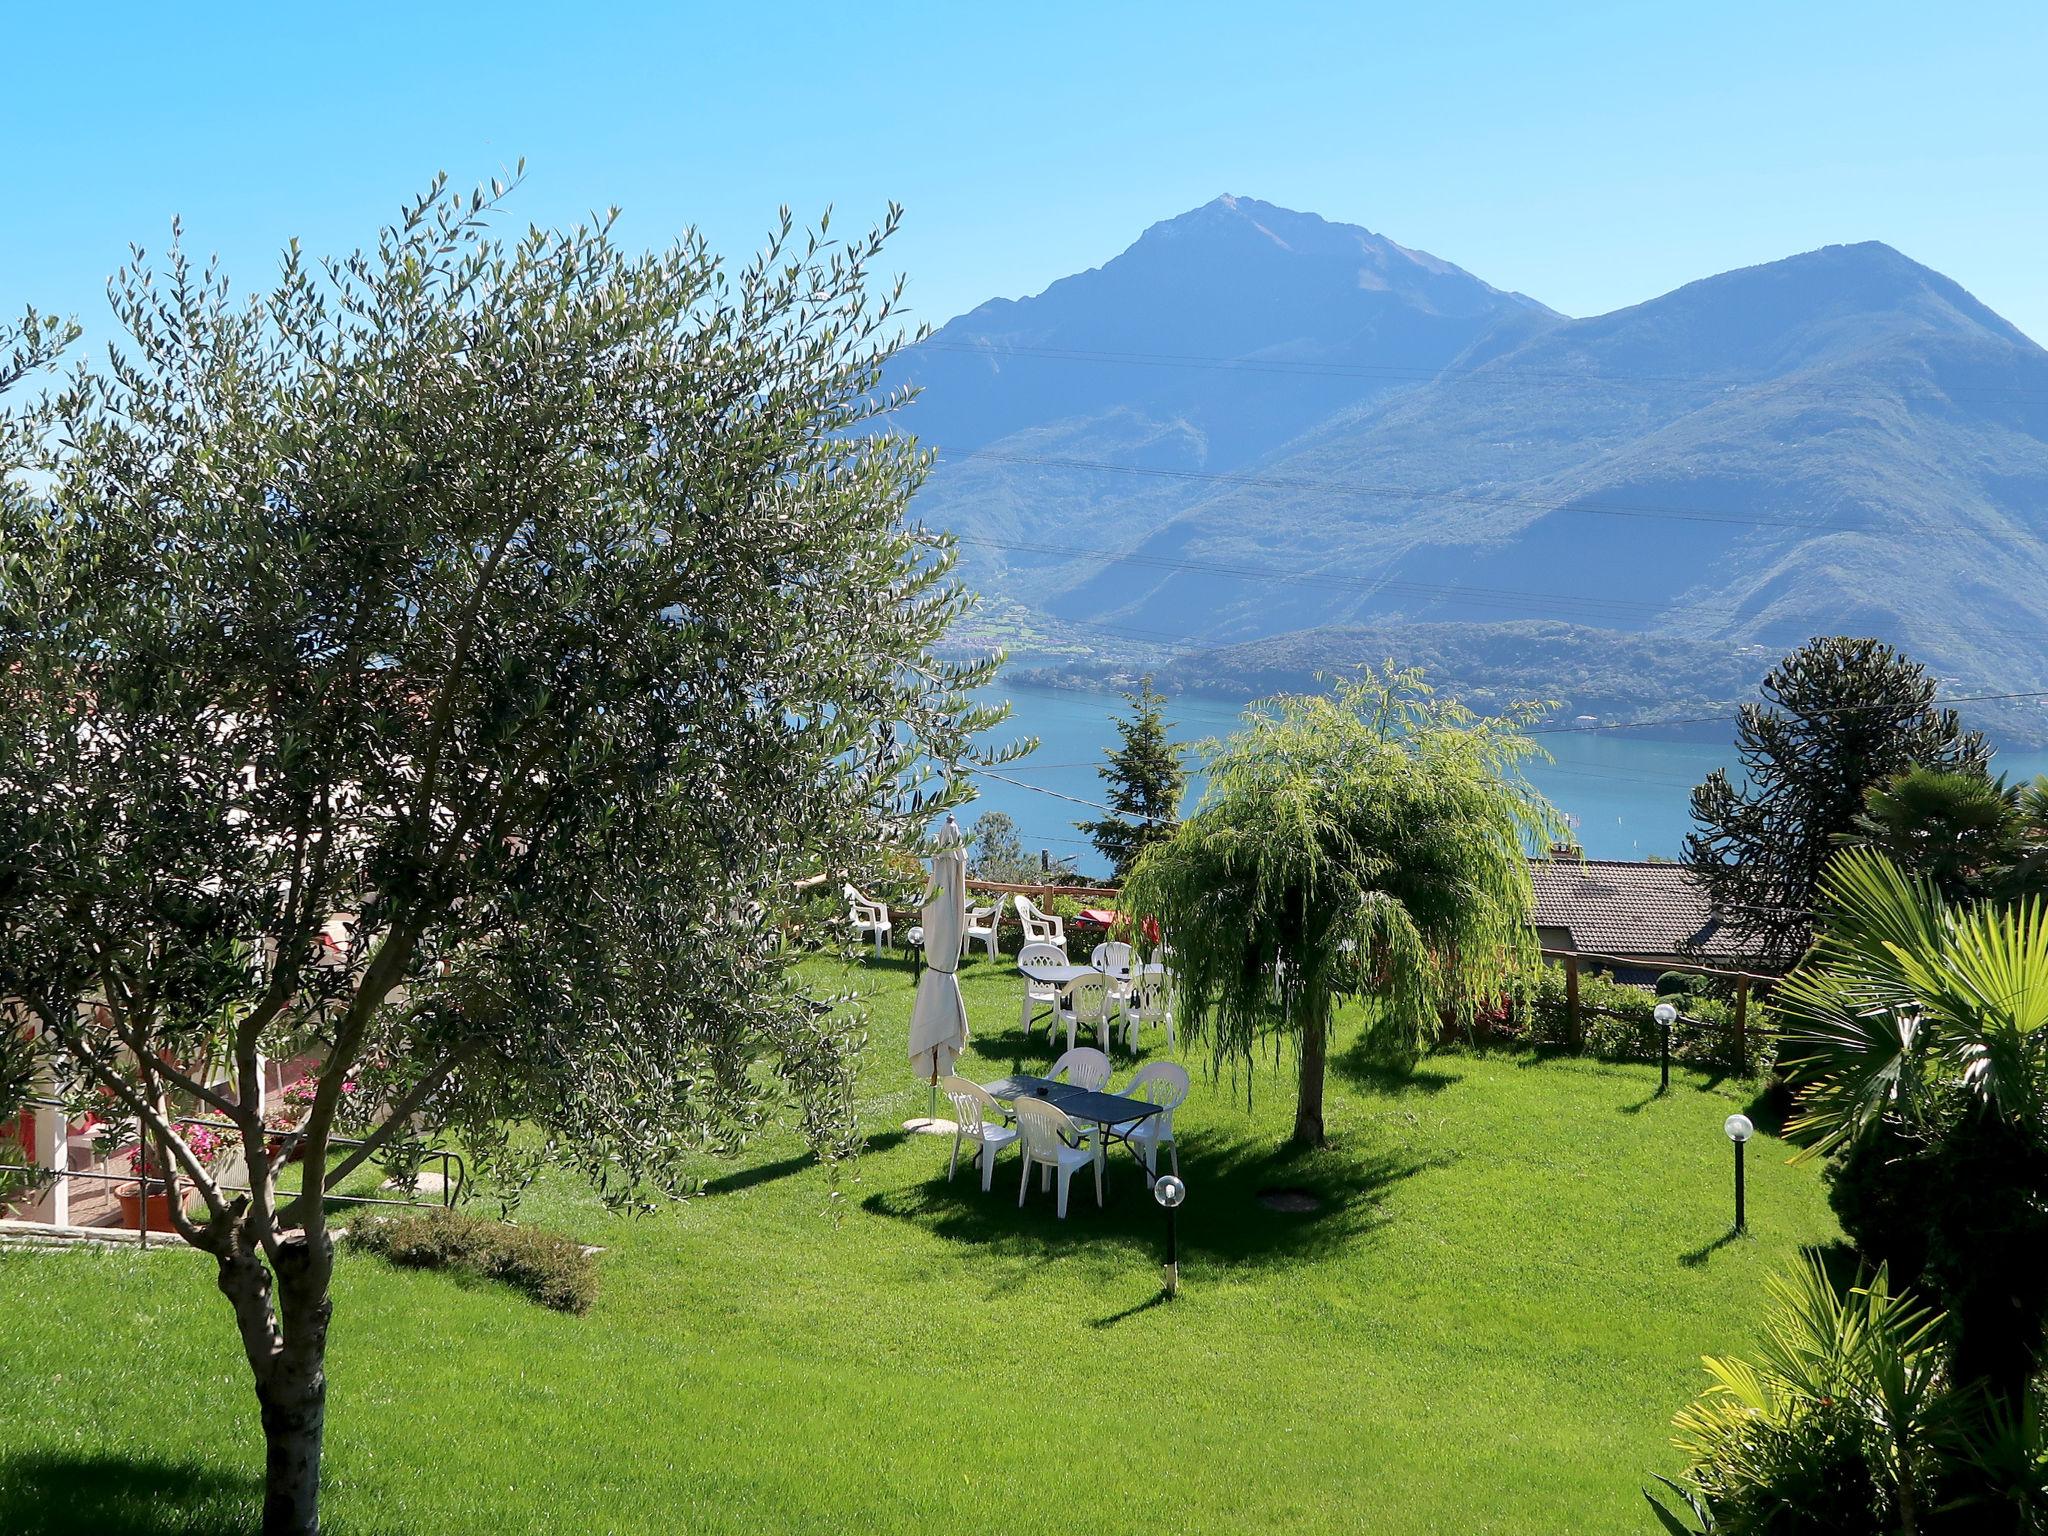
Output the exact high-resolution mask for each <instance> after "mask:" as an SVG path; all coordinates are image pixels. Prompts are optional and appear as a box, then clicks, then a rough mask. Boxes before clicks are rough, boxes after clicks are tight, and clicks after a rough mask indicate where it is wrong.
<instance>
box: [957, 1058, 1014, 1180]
mask: <svg viewBox="0 0 2048 1536" xmlns="http://www.w3.org/2000/svg"><path fill="white" fill-rule="evenodd" d="M939 1086H940V1087H942V1088H943V1089H945V1091H946V1097H947V1098H948V1099H950V1100H952V1102H953V1159H952V1161H951V1162H949V1163H947V1164H946V1178H947V1180H948V1181H949V1182H950V1181H951V1179H952V1177H953V1174H954V1172H955V1171H956V1170H957V1169H958V1168H959V1166H960V1147H961V1144H962V1143H963V1142H972V1143H973V1144H974V1155H975V1157H976V1158H978V1159H979V1160H980V1162H981V1189H982V1193H983V1194H987V1193H988V1191H989V1188H990V1187H991V1185H992V1184H993V1182H994V1180H995V1173H996V1154H997V1153H998V1152H1000V1151H1001V1150H1002V1149H1003V1148H1004V1147H1007V1146H1008V1145H1009V1144H1010V1143H1011V1142H1013V1141H1015V1140H1016V1139H1017V1128H1016V1127H1015V1126H1012V1125H1005V1124H1004V1123H1003V1120H1004V1111H1003V1102H1002V1100H1000V1099H998V1098H997V1097H996V1096H995V1095H994V1094H992V1093H990V1092H989V1091H988V1090H987V1089H986V1088H984V1087H982V1086H981V1084H979V1083H975V1082H969V1081H968V1080H967V1079H966V1078H964V1077H955V1076H953V1075H952V1074H951V1073H948V1074H947V1075H946V1076H945V1077H944V1078H942V1079H940V1083H939Z"/></svg>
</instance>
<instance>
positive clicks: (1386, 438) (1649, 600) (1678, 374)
mask: <svg viewBox="0 0 2048 1536" xmlns="http://www.w3.org/2000/svg"><path fill="white" fill-rule="evenodd" d="M1504 331H1505V332H1506V334H1503V333H1498V332H1497V333H1496V334H1495V335H1493V336H1490V337H1487V338H1482V339H1480V340H1479V341H1477V342H1476V343H1475V345H1474V346H1473V347H1472V348H1471V349H1469V350H1468V352H1467V353H1466V354H1465V355H1464V356H1463V357H1461V358H1460V359H1458V360H1457V361H1456V362H1455V363H1454V364H1452V365H1451V366H1449V367H1448V368H1447V369H1446V370H1445V371H1444V373H1443V375H1442V376H1441V377H1440V378H1439V379H1438V380H1436V381H1434V382H1432V383H1430V384H1428V385H1426V386H1423V387H1420V388H1417V389H1413V390H1409V391H1405V392H1403V393H1402V394H1400V395H1398V396H1395V397H1392V398H1387V399H1382V400H1377V401H1369V402H1366V403H1364V404H1362V405H1360V406H1356V407H1353V408H1351V409H1348V410H1345V411H1341V412H1338V413H1336V414H1334V415H1332V416H1331V417H1330V418H1328V419H1326V420H1325V421H1323V422H1321V423H1319V424H1317V425H1316V426H1314V427H1312V428H1310V429H1308V430H1307V431H1306V432H1304V433H1303V434H1302V436H1301V437H1299V438H1298V439H1297V440H1296V441H1295V442H1294V443H1292V444H1290V445H1289V446H1288V447H1287V448H1285V449H1284V450H1281V451H1279V452H1276V453H1274V454H1272V455H1270V456H1268V457H1267V459H1265V460H1264V461H1263V462H1261V463H1260V464H1259V465H1257V466H1256V467H1255V468H1254V469H1252V470H1251V471H1249V472H1248V476H1247V478H1248V480H1249V482H1250V483H1242V484H1229V483H1225V484H1220V485H1216V486H1215V487H1214V488H1213V490H1212V493H1211V494H1210V495H1208V496H1206V497H1204V498H1202V499H1201V500H1200V501H1198V502H1196V503H1195V504H1193V505H1192V506H1190V507H1189V508H1188V509H1187V510H1185V511H1184V512H1182V513H1181V514H1180V515H1178V516H1177V517H1175V518H1174V519H1173V520H1172V521H1170V522H1168V523H1165V524H1163V525H1161V526H1160V527H1159V528H1158V529H1157V530H1156V531H1154V532H1153V533H1152V534H1151V535H1150V536H1149V537H1148V538H1147V539H1146V540H1145V542H1144V543H1143V544H1142V545H1141V546H1139V548H1138V550H1137V554H1138V555H1139V556H1140V558H1139V559H1138V560H1135V561H1131V562H1125V563H1120V564H1117V565H1114V566H1110V567H1107V568H1106V569H1104V570H1103V571H1101V572H1100V573H1098V574H1097V575H1095V576H1094V577H1092V578H1090V579H1084V580H1082V581H1079V582H1076V583H1074V584H1073V585H1072V586H1070V587H1069V588H1067V589H1066V590H1065V591H1064V592H1063V593H1060V594H1059V595H1057V596H1056V597H1054V598H1052V599H1051V600H1050V601H1051V606H1052V608H1053V610H1054V611H1055V613H1057V614H1060V615H1064V616H1067V617H1070V618H1074V619H1087V620H1091V621H1107V622H1109V623H1112V624H1115V625H1119V626H1127V627H1135V628H1141V629H1145V630H1148V631H1158V632H1162V633H1172V634H1178V635H1180V636H1182V637H1184V638H1185V639H1186V640H1188V641H1190V642H1204V643H1216V642H1226V641H1231V640H1236V639H1242V638H1248V637H1254V636H1259V635H1271V634H1277V633H1282V632H1285V631H1288V630H1294V629H1300V628H1307V627H1312V626H1319V625H1327V624H1331V623H1343V622H1355V621H1358V620H1361V619H1367V618H1372V619H1390V618H1399V619H1405V620H1414V619H1434V620H1446V619H1461V620H1470V621H1475V622H1477V621H1490V622H1497V621H1500V620H1504V619H1512V618H1527V617H1544V618H1551V619H1563V620H1570V621H1572V622H1575V623H1579V624H1584V625H1593V626H1598V627H1603V628H1609V629H1614V630H1620V631H1637V632H1640V631H1648V630H1656V631H1660V632H1667V633H1673V634H1680V635H1684V636H1688V637H1691V638H1695V639H1699V640H1703V641H1709V642H1713V643H1716V644H1720V645H1722V646H1724V647H1727V648H1729V649H1730V650H1732V648H1733V647H1735V646H1738V645H1742V644H1763V645H1766V646H1770V647H1775V648H1783V647H1784V646H1787V645H1790V644H1793V643H1796V642H1797V641H1798V640H1800V639H1803V638H1805V637H1806V636H1807V635H1809V634H1812V633H1814V632H1816V631H1820V630H1852V631H1856V632H1864V633H1872V632H1874V633H1878V634H1881V635H1885V636H1886V637H1888V638H1894V639H1898V640H1901V641H1904V642H1905V643H1907V644H1908V645H1909V646H1911V647H1912V648H1913V649H1914V650H1915V651H1916V652H1919V653H1922V654H1925V655H1926V656H1928V657H1929V658H1930V659H1932V660H1934V661H1935V662H1936V663H1937V665H1938V666H1939V667H1940V668H1942V669H1943V670H1944V671H1946V672H1948V673H1950V674H1952V675H1954V676H1955V677H1957V678H1958V679H1962V680H1970V681H1973V682H1981V683H1984V684H1991V683H1999V684H2006V685H2009V686H2011V687H2014V688H2018V687H2025V686H2043V685H2048V647H2044V646H2043V644H2042V641H2041V638H2040V637H2041V635H2042V634H2043V632H2044V624H2048V558H2044V557H2048V547H2044V545H2043V543H2042V534H2043V532H2044V528H2048V353H2044V352H2043V351H2042V349H2041V348H2039V347H2038V346H2036V345H2035V344H2034V343H2033V342H2031V341H2029V340H2028V339H2027V338H2026V337H2025V336H2023V335H2022V334H2020V333H2019V332H2018V331H2017V330H2015V329H2014V328H2013V327H2012V326H2010V325H2009V324H2007V323H2006V322H2005V321H2004V320H2002V319H2000V318H1999V317H1998V316H1997V315H1995V314H1993V313H1992V312H1991V311H1990V310H1988V309H1986V308H1985V307H1984V306H1983V305H1981V304H1979V303H1977V301H1975V300H1974V299H1972V298H1971V297H1970V296H1969V295H1968V294H1967V293H1965V292H1964V291H1963V290H1962V289H1961V288H1959V287H1958V286H1957V285H1956V284H1954V283H1953V282H1951V281H1949V280H1948V279H1947V278H1944V277H1942V276H1941V275H1940V274H1938V273H1935V272H1932V271H1929V270H1928V269H1927V268H1925V267H1922V266H1919V265H1918V264H1917V263H1914V262H1912V261H1910V260H1908V259H1907V258H1905V257H1903V256H1901V255H1900V254H1899V253H1898V252H1896V251H1893V250H1891V249H1890V248H1888V247H1886V246H1882V245H1876V244H1867V245H1859V246H1846V247H1844V246H1835V247H1829V248H1827V249H1825V250H1821V251H1815V252H1810V253H1808V254H1806V255H1802V256H1796V257H1792V258H1789V259H1788V260H1785V261H1780V262H1775V263H1771V264H1769V265H1767V266H1763V267H1757V268H1751V269H1747V270H1745V271H1741V272H1732V273H1726V274H1723V275H1722V276H1719V277H1715V278H1709V279H1706V280H1704V281H1702V282H1698V283H1693V284H1690V285H1688V286H1687V287H1685V288H1682V289H1679V290H1677V291H1676V292H1674V293H1672V294H1667V295H1665V296H1664V297H1662V298H1660V299H1656V300H1652V301H1651V302H1649V303H1647V304H1642V305H1637V306H1635V307H1633V308H1631V309H1627V310H1622V311H1618V312H1616V313H1615V314H1612V315H1604V316H1600V317H1597V318H1594V319H1589V320H1580V321H1567V322H1562V323H1555V324H1548V325H1544V326H1540V327H1536V328H1534V329H1533V331H1532V330H1531V328H1529V327H1527V326H1526V325H1524V326H1522V327H1520V328H1515V327H1513V326H1512V324H1510V325H1509V326H1508V327H1505V328H1504ZM1178 562H1186V563H1188V564H1189V565H1190V566H1191V567H1194V568H1177V565H1176V563H1178ZM1219 564H1220V565H1225V566H1229V567H1231V568H1233V571H1234V572H1242V571H1243V570H1245V569H1247V568H1258V567H1263V568H1266V569H1272V568H1276V567H1278V568H1283V569H1285V570H1287V571H1289V572H1291V573H1295V574H1296V576H1297V578H1298V579H1295V580H1291V581H1260V580H1255V579H1247V578H1246V577H1245V576H1244V575H1242V574H1230V575H1222V574H1218V573H1217V572H1216V571H1215V570H1213V569H1208V568H1207V567H1213V566H1216V565H1219Z"/></svg>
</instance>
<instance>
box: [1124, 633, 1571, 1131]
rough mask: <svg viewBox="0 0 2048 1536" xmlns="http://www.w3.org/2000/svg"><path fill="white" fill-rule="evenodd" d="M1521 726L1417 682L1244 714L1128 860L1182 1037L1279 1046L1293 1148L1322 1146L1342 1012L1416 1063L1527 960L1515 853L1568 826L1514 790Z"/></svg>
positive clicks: (1392, 682) (1243, 1050)
mask: <svg viewBox="0 0 2048 1536" xmlns="http://www.w3.org/2000/svg"><path fill="white" fill-rule="evenodd" d="M1524 723H1525V721H1524V720H1523V719H1522V718H1520V717H1517V718H1511V719H1504V720H1501V719H1488V718H1483V717H1481V716H1478V715H1475V714H1473V713H1472V712H1471V711H1469V710H1467V709H1465V708H1463V707H1462V706H1461V705H1459V704H1458V703H1456V702H1455V701H1453V700H1447V699H1438V698H1436V697H1434V696H1433V694H1432V693H1431V691H1430V689H1429V688H1428V687H1427V686H1426V685H1425V684H1424V683H1423V682H1422V679H1421V676H1420V674H1418V673H1415V672H1399V671H1395V670H1393V669H1391V668H1389V669H1388V670H1387V671H1386V672H1385V673H1384V674H1381V675H1376V676H1375V675H1367V676H1365V677H1362V678H1359V679H1356V680H1352V681H1347V682H1345V683H1342V684H1340V685H1339V686H1338V687H1337V689H1336V690H1335V692H1334V693H1332V694H1326V695H1317V696H1286V697H1282V698H1278V699H1274V700H1270V701H1268V702H1267V703H1266V704H1263V705H1255V706H1254V707H1253V708H1252V709H1251V710H1250V711H1249V712H1247V715H1246V723H1245V728H1244V729H1243V730H1242V731H1240V732H1239V733H1238V734H1237V735H1235V736H1233V737H1232V738H1230V740H1229V741H1227V742H1223V743H1220V744H1219V743H1206V744H1205V750H1206V751H1207V752H1208V753H1209V755H1210V761H1209V764H1208V781H1209V783H1208V790H1207V792H1206V794H1205V795H1204V797H1203V801H1202V804H1201V806H1200V807H1199V808H1198V810H1197V811H1196V813H1195V815H1194V816H1193V817H1191V818H1190V819H1189V820H1187V821H1186V822H1183V823H1182V824H1181V825H1180V826H1179V827H1178V828H1176V829H1175V831H1174V833H1173V835H1172V836H1171V837H1170V838H1168V839H1166V840H1165V841H1163V842H1159V843H1155V844H1154V845H1153V846H1152V847H1151V848H1149V849H1147V850H1146V852H1145V853H1144V855H1143V856H1142V857H1141V858H1140V859H1139V861H1138V864H1137V867H1136V869H1135V870H1133V872H1132V874H1131V878H1130V879H1129V881H1127V882H1126V884H1125V888H1124V896H1123V901H1122V905H1123V906H1124V907H1125V908H1126V909H1127V910H1129V911H1131V912H1133V913H1142V914H1145V915H1148V916H1153V917H1156V918H1158V920H1159V922H1160V923H1161V924H1162V926H1163V927H1164V930H1165V932H1166V934H1167V936H1168V939H1169V940H1170V942H1171V944H1172V946H1173V954H1174V966H1175V970H1176V973H1177V975H1178V979H1179V990H1180V997H1181V1010H1182V1018H1183V1027H1184V1029H1185V1031H1186V1032H1187V1033H1188V1034H1189V1035H1191V1036H1192V1037H1194V1038H1197V1039H1201V1040H1204V1041H1206V1043H1207V1044H1208V1046H1209V1049H1210V1051H1211V1053H1212V1055H1213V1057H1214V1059H1215V1061H1216V1062H1217V1063H1218V1065H1219V1066H1220V1065H1222V1064H1225V1063H1232V1064H1241V1065H1244V1066H1249V1065H1250V1064H1251V1063H1252V1061H1253V1059H1254V1054H1255V1052H1256V1050H1257V1049H1258V1047H1259V1045H1260V1044H1261V1042H1267V1043H1270V1044H1271V1045H1272V1046H1273V1048H1274V1049H1276V1050H1277V1049H1279V1048H1280V1045H1281V1042H1283V1041H1285V1040H1289V1039H1291V1040H1293V1041H1294V1043H1295V1045H1296V1047H1297V1054H1298V1058H1299V1077H1300V1093H1299V1097H1298V1099H1297V1101H1296V1106H1295V1121H1294V1139H1295V1141H1296V1142H1298V1143H1301V1144H1304V1145H1311V1146H1312V1145H1318V1144H1320V1143H1321V1142H1322V1140H1323V1134H1324V1126H1323V1075H1324V1065H1325V1060H1326V1057H1327V1053H1328V1039H1329V1026H1330V1018H1331V1015H1332V1012H1333V1010H1334V1008H1335V1006H1336V1004H1337V1002H1338V1001H1339V1000H1341V999H1343V998H1346V997H1353V996H1362V997H1365V998H1368V999H1369V1000H1370V1001H1371V1002H1372V1003H1373V1005H1374V1006H1373V1008H1372V1010H1371V1014H1370V1024H1369V1027H1371V1028H1373V1029H1375V1030H1377V1031H1378V1032H1379V1033H1380V1035H1381V1039H1382V1043H1384V1044H1385V1045H1386V1046H1388V1047H1389V1048H1390V1049H1392V1050H1394V1051H1397V1052H1404V1053H1405V1052H1412V1051H1413V1049H1414V1048H1415V1047H1416V1046H1417V1045H1418V1044H1420V1043H1421V1042H1423V1041H1425V1040H1427V1039H1428V1038H1430V1037H1431V1036H1432V1035H1433V1034H1434V1033H1435V1031H1436V1030H1437V1028H1438V1027H1439V1024H1440V1021H1441V1020H1442V1019H1443V1018H1444V1017H1446V1016H1450V1017H1453V1018H1456V1017H1459V1016H1460V1015H1463V1016H1464V1017H1466V1018H1468V1019H1469V1017H1470V1016H1471V1014H1472V1013H1473V1011H1474V1010H1476V1009H1477V1008H1478V1007H1479V1006H1480V1005H1481V1004H1483V1003H1486V1002H1489V1001H1491V1000H1493V999H1495V998H1498V997H1499V996H1500V995H1501V994H1502V993H1503V992H1504V991H1505V990H1506V989H1507V986H1508V981H1507V978H1508V976H1509V975H1510V974H1512V973H1514V972H1516V971H1517V970H1518V969H1521V968H1526V967H1530V966H1532V965H1533V964H1534V963H1535V961H1536V954H1535V949H1534V943H1535V940H1534V936H1533V930H1532V929H1531V928H1530V927H1529V924H1528V916H1529V909H1530V906H1531V903H1532V900H1533V898H1532V894H1531V889H1530V879H1529V869H1528V861H1527V850H1528V849H1529V848H1531V847H1536V846H1544V845H1547V844H1548V842H1549V841H1550V840H1551V839H1552V838H1554V837H1555V836H1556V835H1557V834H1558V832H1559V831H1560V830H1561V828H1562V819H1561V818H1560V817H1559V816H1558V815H1557V813H1556V812H1555V811H1554V810H1552V809H1551V807H1550V805H1549V803H1548V802H1547V801H1545V800H1544V799H1543V797H1542V796H1541V795H1539V794H1537V793H1536V791H1535V790H1534V789H1532V788H1531V787H1530V786H1529V785H1528V783H1527V782H1526V781H1525V780H1524V779H1523V778H1522V777H1521V774H1520V771H1519V765H1520V764H1521V762H1522V761H1523V760H1524V759H1525V758H1527V757H1529V756H1532V755H1534V754H1535V752H1536V747H1535V745H1534V744H1533V743H1532V742H1531V741H1529V739H1528V738H1527V737H1526V736H1524V735H1523V734H1522V732H1521V727H1522V725H1523V724H1524Z"/></svg>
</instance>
